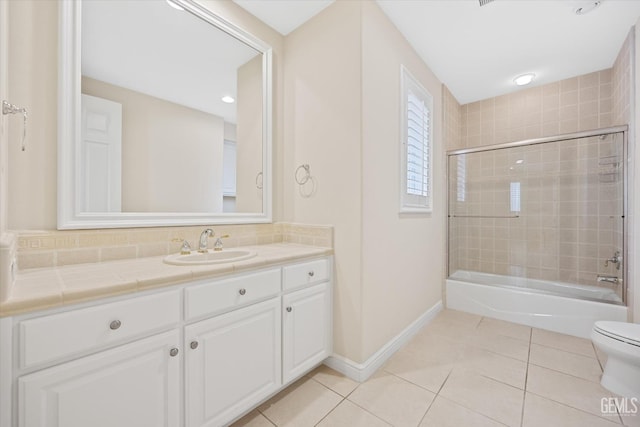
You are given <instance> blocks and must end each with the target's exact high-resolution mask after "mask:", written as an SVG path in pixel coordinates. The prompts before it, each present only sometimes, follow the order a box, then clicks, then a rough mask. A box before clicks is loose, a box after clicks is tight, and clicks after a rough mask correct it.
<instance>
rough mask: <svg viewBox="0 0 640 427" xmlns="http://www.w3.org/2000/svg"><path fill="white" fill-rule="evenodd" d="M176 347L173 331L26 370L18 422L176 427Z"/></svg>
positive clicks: (30, 426)
mask: <svg viewBox="0 0 640 427" xmlns="http://www.w3.org/2000/svg"><path fill="white" fill-rule="evenodd" d="M178 347H179V335H178V332H177V331H171V332H167V333H163V334H160V335H156V336H153V337H151V338H147V339H143V340H139V341H136V342H134V343H131V344H126V345H123V346H120V347H116V348H114V349H111V350H107V351H103V352H100V353H97V354H95V355H92V356H87V357H83V358H80V359H77V360H74V361H71V362H68V363H64V364H61V365H58V366H54V367H51V368H48V369H44V370H41V371H38V372H35V373H32V374H29V375H24V376H22V377H20V378H19V380H18V396H19V398H18V408H19V409H18V413H19V415H18V419H19V424H18V425H19V426H20V427H42V426H47V427H87V426H91V427H114V426H136V427H158V426H166V427H171V426H176V427H177V426H179V425H180V361H179V359H180V358H179V357H178V356H179V350H178Z"/></svg>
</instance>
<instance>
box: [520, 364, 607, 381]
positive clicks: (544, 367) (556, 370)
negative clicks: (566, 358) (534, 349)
mask: <svg viewBox="0 0 640 427" xmlns="http://www.w3.org/2000/svg"><path fill="white" fill-rule="evenodd" d="M528 365H533V366H535V367H537V368H542V369H548V370H549V371H553V372H557V373H559V374H563V375H567V376H569V377H572V378H576V379H578V380H582V381H586V382H588V383H590V384H600V382H599V381H591V380H588V379H586V378H582V377H579V376H577V375H573V374H570V373H568V372H564V371H559V370H558V369H554V368H549V367H548V366H542V365H538V364H537V363H528ZM528 369H529V368H527V370H528Z"/></svg>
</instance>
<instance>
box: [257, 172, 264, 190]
mask: <svg viewBox="0 0 640 427" xmlns="http://www.w3.org/2000/svg"><path fill="white" fill-rule="evenodd" d="M262 179H263V178H262V172H258V175H256V188H257V189H258V190H262V187H263V184H262V182H263V181H262Z"/></svg>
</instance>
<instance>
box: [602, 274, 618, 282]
mask: <svg viewBox="0 0 640 427" xmlns="http://www.w3.org/2000/svg"><path fill="white" fill-rule="evenodd" d="M597 280H598V282H606V283H618V282H619V281H620V279H618V277H616V276H605V275H601V274H598V279H597Z"/></svg>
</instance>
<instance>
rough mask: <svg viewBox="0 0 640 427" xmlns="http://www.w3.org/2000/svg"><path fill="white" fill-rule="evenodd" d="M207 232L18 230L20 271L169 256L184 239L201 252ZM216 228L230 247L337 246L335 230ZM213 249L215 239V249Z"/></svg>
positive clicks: (166, 229)
mask: <svg viewBox="0 0 640 427" xmlns="http://www.w3.org/2000/svg"><path fill="white" fill-rule="evenodd" d="M205 228H207V227H206V226H192V227H158V228H130V229H101V230H70V231H58V230H46V231H30V230H29V231H16V234H17V235H18V268H19V269H20V270H25V269H30V268H44V267H57V266H63V265H70V264H84V263H93V262H105V261H114V260H120V259H131V258H144V257H150V256H159V255H168V254H170V253H174V252H178V251H179V250H180V247H181V246H182V240H183V239H185V240H187V241H188V242H189V243H190V244H191V247H192V248H194V249H197V245H198V239H199V237H200V233H202V230H204V229H205ZM211 228H212V229H213V230H214V231H215V233H216V236H223V235H226V234H228V235H229V237H228V238H225V239H224V245H225V247H237V246H248V245H263V244H270V243H281V242H290V243H300V244H306V245H313V246H322V247H333V227H331V226H322V225H306V224H291V223H275V224H248V225H222V226H212V227H211ZM214 238H215V237H214ZM212 245H213V242H212V241H211V239H210V242H209V247H211V246H212Z"/></svg>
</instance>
